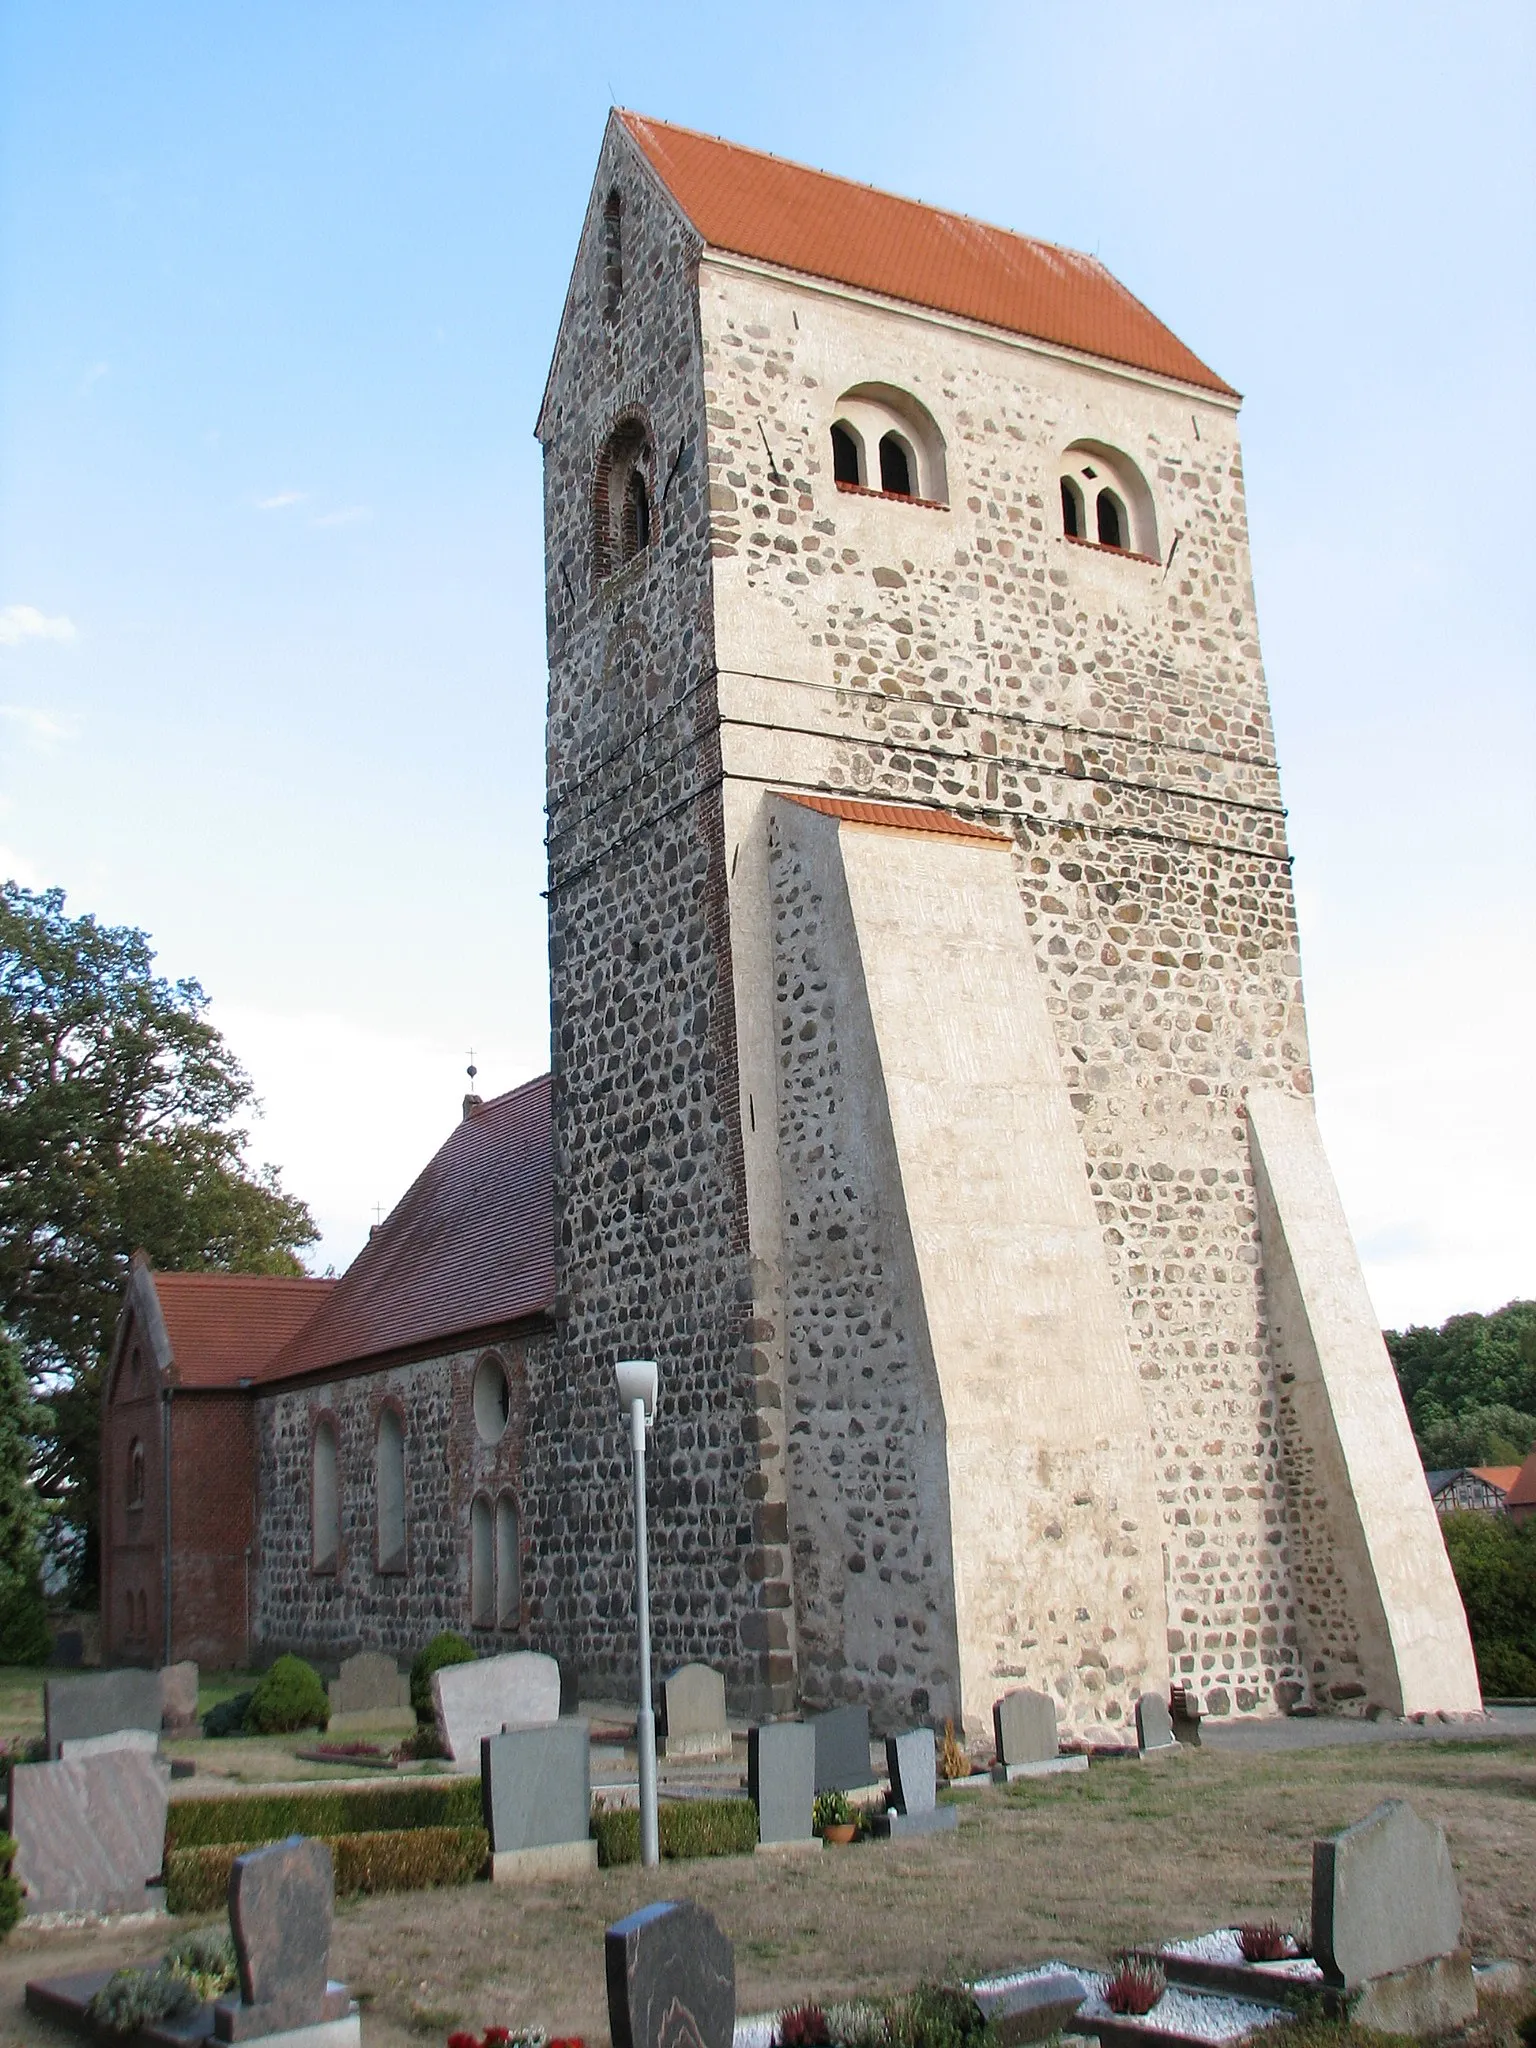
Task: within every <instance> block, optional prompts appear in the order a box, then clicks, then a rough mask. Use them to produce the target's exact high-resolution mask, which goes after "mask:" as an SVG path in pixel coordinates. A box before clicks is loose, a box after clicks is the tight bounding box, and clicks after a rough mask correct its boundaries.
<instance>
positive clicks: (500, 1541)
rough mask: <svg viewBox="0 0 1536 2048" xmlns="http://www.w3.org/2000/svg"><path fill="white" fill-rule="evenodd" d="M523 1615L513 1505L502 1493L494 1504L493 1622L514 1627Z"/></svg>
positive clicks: (515, 1512) (501, 1625)
mask: <svg viewBox="0 0 1536 2048" xmlns="http://www.w3.org/2000/svg"><path fill="white" fill-rule="evenodd" d="M522 1615H523V1580H522V1560H521V1558H520V1557H519V1555H518V1541H517V1506H516V1503H515V1502H513V1501H512V1500H511V1499H509V1498H508V1496H507V1495H506V1494H503V1495H502V1496H501V1499H500V1500H499V1501H497V1503H496V1621H497V1625H498V1627H501V1628H516V1627H518V1625H519V1624H520V1622H521V1621H522Z"/></svg>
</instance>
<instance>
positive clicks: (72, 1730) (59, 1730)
mask: <svg viewBox="0 0 1536 2048" xmlns="http://www.w3.org/2000/svg"><path fill="white" fill-rule="evenodd" d="M161 1712H162V1709H161V1704H160V1674H159V1672H158V1671H92V1672H83V1673H81V1675H80V1676H79V1677H78V1678H49V1679H46V1680H45V1681H44V1683H43V1722H44V1726H45V1729H46V1739H47V1745H48V1754H49V1756H50V1757H51V1758H56V1757H58V1756H59V1755H60V1754H61V1753H62V1752H61V1750H60V1748H59V1745H60V1743H62V1742H65V1741H67V1740H69V1739H71V1738H72V1737H74V1736H77V1735H115V1734H116V1733H117V1731H118V1729H119V1728H153V1729H154V1730H155V1732H156V1733H157V1734H158V1733H159V1730H160V1718H161Z"/></svg>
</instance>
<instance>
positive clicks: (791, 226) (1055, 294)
mask: <svg viewBox="0 0 1536 2048" xmlns="http://www.w3.org/2000/svg"><path fill="white" fill-rule="evenodd" d="M619 118H620V120H621V121H622V122H623V123H624V126H625V128H626V129H627V131H628V132H629V134H630V135H631V136H632V137H633V138H634V140H635V142H636V143H637V144H638V145H639V147H640V148H641V149H642V150H643V151H644V152H645V155H646V158H647V159H648V161H649V162H650V164H651V165H652V167H653V169H654V170H655V171H656V173H657V175H658V176H659V177H660V179H661V181H662V183H663V184H664V185H665V186H666V188H667V190H668V191H669V192H670V193H671V194H672V197H673V198H674V199H675V200H676V201H677V203H678V205H679V206H680V207H681V208H682V210H683V212H684V213H685V214H686V215H687V217H688V219H689V220H690V221H692V223H693V225H694V226H695V228H697V229H698V231H699V233H700V234H701V235H702V236H703V238H704V240H705V241H706V242H707V243H708V244H710V245H711V246H712V247H714V248H716V249H725V250H728V251H730V252H731V253H732V254H733V255H737V256H751V257H755V258H756V259H757V261H759V262H760V263H772V264H775V265H776V266H778V267H779V268H780V269H784V270H799V271H803V272H805V273H806V274H807V275H808V276H811V277H825V278H829V279H831V280H833V281H834V282H836V283H838V284H851V285H855V286H857V287H858V288H859V289H861V290H863V291H869V292H878V293H879V294H880V296H881V297H882V298H887V299H902V300H905V301H906V302H907V304H909V305H918V306H930V307H933V308H934V309H935V310H936V311H938V312H943V313H958V314H960V315H961V316H962V317H963V318H965V319H968V320H979V321H981V322H983V323H984V324H985V325H986V326H988V327H1001V328H1003V329H1005V330H1006V331H1007V332H1008V333H1010V334H1027V335H1031V336H1033V337H1034V338H1035V339H1036V340H1038V341H1050V342H1056V343H1058V344H1060V345H1061V346H1063V347H1065V348H1071V349H1079V350H1081V351H1082V352H1083V353H1084V354H1085V355H1094V356H1106V357H1108V358H1109V360H1110V361H1112V362H1117V363H1130V364H1132V365H1134V366H1135V367H1136V368H1137V369H1142V370H1153V371H1156V372H1158V373H1159V374H1160V375H1162V376H1164V377H1176V378H1178V379H1179V380H1180V382H1182V383H1185V384H1198V385H1201V386H1202V387H1203V388H1204V389H1205V390H1207V391H1219V392H1221V393H1222V395H1223V396H1225V397H1231V398H1235V397H1236V396H1237V394H1236V392H1235V391H1233V389H1232V387H1231V385H1230V384H1227V383H1224V382H1223V381H1222V379H1221V378H1220V377H1218V376H1217V375H1216V372H1215V371H1214V370H1212V369H1209V368H1207V366H1206V365H1205V364H1204V363H1202V362H1201V360H1200V358H1199V357H1198V356H1197V355H1194V354H1192V353H1191V351H1190V350H1189V349H1187V348H1186V347H1185V346H1184V344H1183V342H1182V341H1180V340H1179V338H1178V336H1177V335H1176V334H1174V333H1172V332H1171V331H1170V330H1169V329H1168V328H1166V327H1165V326H1164V325H1163V323H1162V321H1161V320H1159V319H1158V317H1157V315H1156V314H1155V313H1152V312H1149V311H1148V309H1147V308H1146V307H1145V306H1144V305H1143V304H1142V303H1141V301H1140V299H1138V298H1136V297H1134V296H1133V295H1132V294H1131V293H1130V292H1128V291H1127V290H1126V288H1125V286H1124V285H1123V284H1121V283H1120V282H1119V281H1118V279H1116V278H1114V277H1112V276H1111V275H1110V273H1109V272H1108V271H1107V270H1106V269H1105V268H1104V266H1103V264H1102V263H1100V262H1099V261H1098V260H1097V258H1096V257H1093V256H1084V255H1082V254H1080V253H1079V252H1078V251H1077V250H1076V249H1062V248H1059V247H1058V246H1057V245H1056V244H1055V243H1054V242H1037V241H1033V240H1032V239H1031V238H1030V237H1029V236H1027V235H1016V234H1013V233H1011V232H1010V231H1009V230H1008V229H1007V228H993V227H988V226H987V225H986V224H985V222H983V221H978V220H971V219H970V218H969V217H968V216H967V215H965V214H961V213H943V212H941V211H940V210H939V208H938V207H935V206H924V205H922V204H921V203H920V202H919V201H917V200H915V199H898V198H896V197H895V196H894V195H893V194H892V193H889V192H876V191H875V190H874V189H873V188H872V187H871V186H868V185H856V184H854V183H853V182H852V181H851V180H850V179H848V178H834V177H831V176H829V175H828V174H827V172H825V171H812V170H807V169H806V168H805V167H804V166H803V165H801V164H792V163H786V162H785V160H784V158H783V157H777V156H765V155H763V154H762V153H761V152H760V151H758V150H755V149H742V148H740V147H738V145H737V144H735V143H733V142H722V141H720V140H719V139H718V138H717V137H716V136H713V135H699V134H696V133H695V132H694V131H693V130H692V129H689V128H673V127H671V126H670V125H669V124H668V123H667V122H665V121H651V120H648V119H646V117H645V116H644V115H642V114H621V115H620V116H619Z"/></svg>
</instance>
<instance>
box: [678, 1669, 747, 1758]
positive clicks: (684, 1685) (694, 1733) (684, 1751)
mask: <svg viewBox="0 0 1536 2048" xmlns="http://www.w3.org/2000/svg"><path fill="white" fill-rule="evenodd" d="M661 1698H662V1719H663V1724H664V1732H665V1735H666V1739H667V1752H666V1753H667V1755H668V1756H669V1757H726V1756H729V1755H730V1753H731V1731H730V1727H729V1725H728V1723H727V1721H726V1718H725V1679H724V1677H723V1676H722V1675H721V1673H720V1672H718V1671H715V1670H713V1669H712V1668H711V1667H710V1666H709V1665H708V1664H684V1665H682V1666H681V1667H680V1668H679V1669H678V1670H676V1671H674V1672H673V1673H672V1675H671V1676H670V1677H669V1678H668V1679H667V1680H666V1681H665V1683H664V1684H663V1686H662V1689H661Z"/></svg>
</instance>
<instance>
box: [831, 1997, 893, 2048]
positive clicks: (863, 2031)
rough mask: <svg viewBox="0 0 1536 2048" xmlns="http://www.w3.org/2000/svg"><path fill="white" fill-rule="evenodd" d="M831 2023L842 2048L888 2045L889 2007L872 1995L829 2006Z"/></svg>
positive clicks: (881, 2047)
mask: <svg viewBox="0 0 1536 2048" xmlns="http://www.w3.org/2000/svg"><path fill="white" fill-rule="evenodd" d="M827 2025H828V2027H829V2028H830V2029H831V2031H832V2038H833V2040H834V2041H839V2042H841V2043H842V2048H887V2035H886V2031H885V2008H884V2006H882V2005H878V2004H876V2002H875V2001H874V2000H873V1999H870V1998H855V1999H852V2000H850V2001H849V2002H848V2003H847V2004H846V2005H829V2006H828V2007H827Z"/></svg>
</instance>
